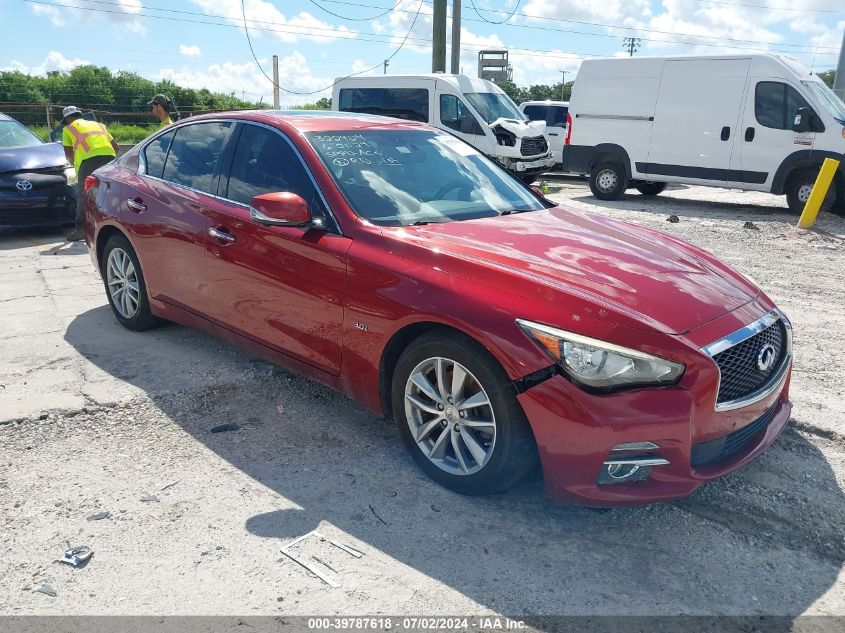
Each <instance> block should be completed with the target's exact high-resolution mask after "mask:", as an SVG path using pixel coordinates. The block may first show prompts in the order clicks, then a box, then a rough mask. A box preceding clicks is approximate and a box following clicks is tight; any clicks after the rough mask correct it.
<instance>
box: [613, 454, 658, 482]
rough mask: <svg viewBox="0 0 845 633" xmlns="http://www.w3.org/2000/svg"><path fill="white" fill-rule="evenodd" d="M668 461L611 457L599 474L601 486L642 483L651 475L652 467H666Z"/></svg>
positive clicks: (651, 457)
mask: <svg viewBox="0 0 845 633" xmlns="http://www.w3.org/2000/svg"><path fill="white" fill-rule="evenodd" d="M668 463H669V461H668V460H665V459H663V458H662V457H654V456H652V455H632V456H628V457H610V458H608V459H607V460H605V462H604V465H603V468H602V470H601V472H600V473H599V478H598V483H599V484H602V485H604V484H622V483H630V482H634V481H642V480H643V479H646V478H647V477H648V476H649V475H650V474H651V468H652V466H665V465H667V464H668Z"/></svg>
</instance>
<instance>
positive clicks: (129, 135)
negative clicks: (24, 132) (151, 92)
mask: <svg viewBox="0 0 845 633" xmlns="http://www.w3.org/2000/svg"><path fill="white" fill-rule="evenodd" d="M106 127H107V128H108V130H109V132H111V135H112V136H113V137H114V140H115V141H117V142H118V143H120V144H127V145H134V144H135V143H137V142H138V141H141V140H143V139H145V138H146V137H147V136H149V135H150V134H152V133H153V132H155V131H156V130H157V129H158V124H155V125H150V126H146V125H126V124H125V123H111V124H109V123H106ZM29 129H30V130H32V131H33V132H34V133H35V134H36V135H37V136H38V138H40V139H41V140H42V141H45V142H48V141H49V140H50V129H49V128H48V127H47V126H46V125H30V126H29Z"/></svg>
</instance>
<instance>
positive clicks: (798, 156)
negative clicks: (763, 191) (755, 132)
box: [771, 149, 845, 195]
mask: <svg viewBox="0 0 845 633" xmlns="http://www.w3.org/2000/svg"><path fill="white" fill-rule="evenodd" d="M825 158H834V159H836V160H838V161H840V163H839V168H838V169H837V170H836V175H835V182H836V185H837V189H838V190H839V191H843V190H845V160H843V158H842V155H841V154H837V153H836V152H832V151H827V150H809V149H805V150H799V151H797V152H792V153H791V154H790V155H789V156H787V157H786V158H784V159H783V161H782V162H781V164H780V166H779V167H778V169H777V171H776V172H775V175H774V177H773V178H772V187H771V193H773V194H775V195H783V194H784V193H786V185H787V183H789V179H790V178H791V177H792V176H793V175H794V174H796V173H797V172H799V171H802V170H804V169H819V168H821V166H822V163H823V162H824V159H825Z"/></svg>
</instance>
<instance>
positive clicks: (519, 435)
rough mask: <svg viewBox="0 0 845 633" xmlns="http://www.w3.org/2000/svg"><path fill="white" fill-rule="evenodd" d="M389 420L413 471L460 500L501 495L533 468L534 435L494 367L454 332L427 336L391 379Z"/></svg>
mask: <svg viewBox="0 0 845 633" xmlns="http://www.w3.org/2000/svg"><path fill="white" fill-rule="evenodd" d="M392 402H393V417H394V419H395V420H396V423H397V425H398V427H399V432H400V435H401V436H402V441H403V442H404V443H405V446H406V448H407V449H408V451H409V452H410V453H411V456H412V457H413V459H414V461H416V463H417V465H418V466H419V467H420V468H421V469H422V470H423V471H424V472H425V473H426V474H427V475H428V476H429V477H431V478H432V479H433V480H434V481H436V482H437V483H439V484H440V485H442V486H445V487H446V488H449V489H450V490H453V491H455V492H458V493H461V494H468V495H482V494H490V493H493V492H497V491H499V490H504V489H506V488H508V487H510V486H512V485H513V484H515V483H516V482H517V481H519V480H520V479H521V478H522V477H524V476H525V474H526V473H528V471H530V470H531V469H532V468H533V467H534V465H535V464H536V462H537V452H536V446H535V444H534V436H533V435H532V433H531V429H530V427H529V425H528V420H527V419H526V418H525V414H524V413H523V411H522V408H521V407H520V406H519V403H518V402H517V400H516V392H515V390H514V389H513V387H512V386H511V384H510V381H509V380H508V377H507V374H505V372H504V370H503V369H502V367H501V365H499V363H498V362H497V361H496V359H495V358H493V357H492V356H491V355H490V353H489V352H487V350H485V349H484V348H483V347H481V346H480V345H478V344H477V343H475V342H474V341H472V340H471V339H469V338H467V337H465V336H463V335H460V334H456V333H448V332H447V333H444V332H442V331H440V332H432V333H430V334H426V335H424V336H422V337H420V338H418V339H417V340H416V341H414V342H413V343H411V345H410V346H409V347H408V348H407V349H406V350H405V352H404V353H403V354H402V356H401V357H400V358H399V362H398V363H397V365H396V369H395V371H394V373H393V384H392Z"/></svg>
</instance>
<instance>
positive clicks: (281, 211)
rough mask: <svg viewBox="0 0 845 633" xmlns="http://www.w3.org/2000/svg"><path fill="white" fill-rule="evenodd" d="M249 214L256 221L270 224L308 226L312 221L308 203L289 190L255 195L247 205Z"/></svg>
mask: <svg viewBox="0 0 845 633" xmlns="http://www.w3.org/2000/svg"><path fill="white" fill-rule="evenodd" d="M249 215H250V217H251V218H252V219H253V220H255V221H256V222H258V223H260V224H266V225H270V226H310V225H312V224H313V223H314V218H313V216H312V215H311V209H309V208H308V203H307V202H305V200H303V199H302V197H301V196H299V195H297V194H295V193H291V192H290V191H280V192H277V193H264V194H261V195H260V196H255V197H254V198H253V199H252V203H251V204H250V206H249Z"/></svg>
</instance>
